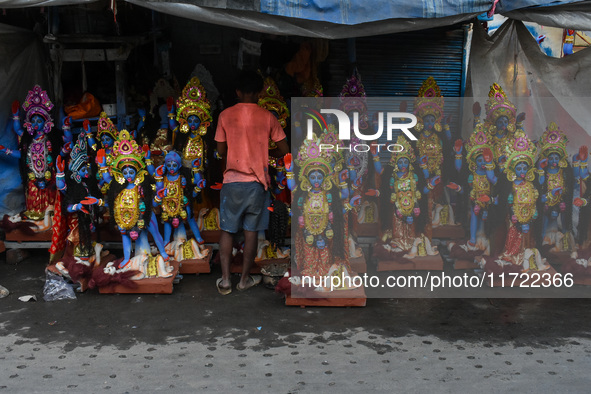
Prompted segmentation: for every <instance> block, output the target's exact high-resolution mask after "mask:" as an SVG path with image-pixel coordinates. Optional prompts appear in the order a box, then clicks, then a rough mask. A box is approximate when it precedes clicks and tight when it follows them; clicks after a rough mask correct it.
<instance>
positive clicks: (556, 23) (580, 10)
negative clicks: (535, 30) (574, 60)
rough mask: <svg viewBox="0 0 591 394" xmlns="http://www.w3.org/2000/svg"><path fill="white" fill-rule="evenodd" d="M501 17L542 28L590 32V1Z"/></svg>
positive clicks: (506, 14)
mask: <svg viewBox="0 0 591 394" xmlns="http://www.w3.org/2000/svg"><path fill="white" fill-rule="evenodd" d="M503 15H504V16H506V17H507V18H511V19H517V20H521V21H525V22H535V23H537V24H539V25H542V26H551V27H562V28H566V29H575V30H591V1H581V2H578V3H574V4H565V5H559V6H555V7H541V8H529V9H520V10H514V11H511V12H505V13H503Z"/></svg>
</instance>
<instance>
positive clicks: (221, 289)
mask: <svg viewBox="0 0 591 394" xmlns="http://www.w3.org/2000/svg"><path fill="white" fill-rule="evenodd" d="M222 281H223V279H222V278H219V279H218V280H216V281H215V286H216V287H217V288H218V293H220V294H221V295H228V294H230V293H231V292H232V286H230V287H222V286H221V284H222Z"/></svg>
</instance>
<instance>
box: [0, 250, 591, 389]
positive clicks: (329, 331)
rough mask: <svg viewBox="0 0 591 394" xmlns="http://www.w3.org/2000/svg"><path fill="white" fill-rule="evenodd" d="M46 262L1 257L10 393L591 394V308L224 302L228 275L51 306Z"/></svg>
mask: <svg viewBox="0 0 591 394" xmlns="http://www.w3.org/2000/svg"><path fill="white" fill-rule="evenodd" d="M46 259H47V255H46V254H44V253H38V254H36V255H34V256H33V257H31V258H29V259H27V260H25V261H23V262H21V263H19V264H18V265H12V264H7V263H4V262H2V263H0V284H2V285H3V286H5V287H7V288H8V289H9V290H10V291H11V294H10V296H8V297H7V298H4V299H0V312H1V314H0V324H1V325H0V333H1V337H0V342H1V343H0V349H1V350H2V351H1V354H0V360H1V364H0V365H1V367H0V392H10V393H21V392H22V393H32V392H39V393H53V392H56V393H57V392H60V393H62V392H76V393H78V392H83V393H86V392H89V393H100V392H113V393H126V392H130V393H132V392H142V393H149V392H157V391H167V392H180V393H184V392H231V391H239V390H243V391H244V392H276V393H295V392H335V393H337V392H338V393H344V392H361V391H364V392H369V391H372V392H425V391H437V392H458V391H463V392H465V391H470V392H506V391H511V392H534V391H535V392H538V393H546V392H548V393H550V392H558V391H560V392H587V391H588V382H589V371H590V370H591V339H590V333H591V330H590V325H589V321H590V317H591V308H590V307H591V300H553V299H544V300H535V299H519V300H512V299H495V300H488V299H475V300H466V299H400V300H396V299H369V300H368V301H367V307H365V308H294V307H285V306H284V305H283V300H282V298H281V297H280V296H278V295H276V294H274V293H273V292H272V291H271V290H268V289H266V288H263V287H259V288H255V289H252V290H249V291H247V292H245V293H238V292H236V291H234V293H232V294H231V295H229V296H227V297H222V296H220V295H218V293H217V291H216V289H215V285H214V282H215V279H216V278H217V277H218V276H219V267H214V273H212V274H211V275H201V276H190V275H187V276H185V278H184V279H183V280H182V282H181V283H180V284H179V285H177V286H176V287H175V291H174V293H173V294H172V295H168V296H165V295H141V296H138V295H99V294H98V292H96V291H95V290H90V291H88V292H86V293H84V294H77V296H78V299H77V300H75V301H74V300H71V301H56V302H44V301H43V300H42V289H43V284H44V278H45V276H44V271H43V269H44V266H45V261H46ZM28 294H34V295H36V296H37V298H38V301H37V302H28V303H25V302H21V301H19V300H18V297H19V296H22V295H28Z"/></svg>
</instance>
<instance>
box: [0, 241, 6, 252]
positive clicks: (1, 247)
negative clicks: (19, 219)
mask: <svg viewBox="0 0 591 394" xmlns="http://www.w3.org/2000/svg"><path fill="white" fill-rule="evenodd" d="M5 251H6V245H4V241H0V253H2V252H5Z"/></svg>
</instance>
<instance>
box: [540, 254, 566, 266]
mask: <svg viewBox="0 0 591 394" xmlns="http://www.w3.org/2000/svg"><path fill="white" fill-rule="evenodd" d="M571 253H572V252H548V253H547V255H546V256H544V257H546V260H548V263H550V264H552V265H562V264H563V263H564V262H565V261H569V260H570V258H571V257H570V255H571Z"/></svg>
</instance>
